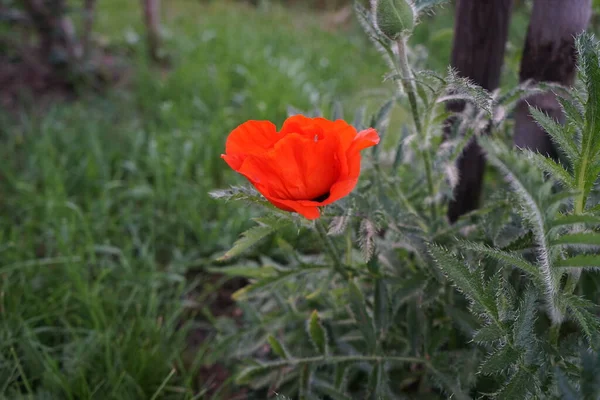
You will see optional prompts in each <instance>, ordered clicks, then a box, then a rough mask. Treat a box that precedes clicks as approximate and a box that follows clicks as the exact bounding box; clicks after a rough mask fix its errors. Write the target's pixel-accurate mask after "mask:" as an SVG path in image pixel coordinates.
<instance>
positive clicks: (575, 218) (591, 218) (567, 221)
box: [549, 214, 600, 228]
mask: <svg viewBox="0 0 600 400" xmlns="http://www.w3.org/2000/svg"><path fill="white" fill-rule="evenodd" d="M576 224H586V225H600V217H597V216H595V215H589V214H579V215H574V214H570V215H561V216H559V217H557V218H555V219H554V220H552V221H551V222H550V224H549V225H550V227H551V228H557V227H560V226H567V225H576Z"/></svg>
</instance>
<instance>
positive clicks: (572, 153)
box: [529, 107, 579, 180]
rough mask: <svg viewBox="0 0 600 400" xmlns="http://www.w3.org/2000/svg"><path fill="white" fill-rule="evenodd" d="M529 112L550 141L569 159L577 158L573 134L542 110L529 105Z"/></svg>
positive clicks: (577, 152) (577, 153)
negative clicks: (546, 133)
mask: <svg viewBox="0 0 600 400" xmlns="http://www.w3.org/2000/svg"><path fill="white" fill-rule="evenodd" d="M529 113H530V114H531V116H532V117H533V118H534V119H535V121H536V122H537V123H538V125H539V126H540V127H541V128H542V129H543V130H545V131H546V132H548V134H549V135H550V137H551V138H552V141H553V142H554V143H555V144H556V145H557V146H558V148H559V149H560V150H561V151H563V152H564V153H565V155H566V156H567V157H568V158H569V160H571V161H575V160H577V159H578V158H579V151H578V150H577V145H576V143H575V142H574V140H573V135H572V134H571V135H570V134H569V132H568V131H567V128H566V127H564V126H562V125H561V124H560V123H559V122H558V121H555V120H553V119H552V118H551V117H549V116H548V115H547V114H545V113H544V112H543V111H540V110H538V109H537V108H535V107H529ZM542 157H543V156H542ZM565 172H566V171H565ZM571 180H572V178H571Z"/></svg>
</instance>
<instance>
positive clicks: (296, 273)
mask: <svg viewBox="0 0 600 400" xmlns="http://www.w3.org/2000/svg"><path fill="white" fill-rule="evenodd" d="M330 268H331V267H330V266H328V265H304V266H302V267H301V268H297V269H294V270H291V271H285V272H281V273H279V274H278V275H276V276H273V277H269V278H263V279H261V280H259V281H258V282H256V283H252V284H250V285H246V286H244V287H243V288H241V289H239V290H238V291H236V292H235V293H233V294H232V295H231V297H232V298H233V299H234V300H236V301H239V300H243V299H247V298H248V297H249V296H250V295H253V294H255V292H256V291H257V290H258V289H263V290H264V289H265V288H268V287H271V286H275V285H277V284H281V283H283V282H285V281H287V280H293V279H298V278H299V277H300V276H301V275H304V274H308V273H312V272H320V271H329V270H330ZM259 293H260V292H259Z"/></svg>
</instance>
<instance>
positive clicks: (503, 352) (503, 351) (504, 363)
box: [479, 345, 521, 375]
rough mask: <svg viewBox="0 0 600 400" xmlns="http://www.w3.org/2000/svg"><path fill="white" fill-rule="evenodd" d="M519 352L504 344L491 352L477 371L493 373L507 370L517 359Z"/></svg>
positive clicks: (487, 373)
mask: <svg viewBox="0 0 600 400" xmlns="http://www.w3.org/2000/svg"><path fill="white" fill-rule="evenodd" d="M520 355H521V353H520V352H519V351H517V350H516V349H514V348H513V347H511V346H509V345H505V346H504V347H502V348H500V349H499V350H497V351H496V352H494V353H492V354H491V355H490V356H489V357H488V358H487V359H486V360H485V361H484V362H483V364H481V367H479V373H480V374H484V375H495V374H499V373H501V372H504V371H507V370H509V369H510V368H511V367H512V366H513V364H516V363H517V361H519V357H520Z"/></svg>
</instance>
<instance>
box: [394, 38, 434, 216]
mask: <svg viewBox="0 0 600 400" xmlns="http://www.w3.org/2000/svg"><path fill="white" fill-rule="evenodd" d="M407 40H408V37H406V36H404V35H400V37H399V38H398V40H396V43H397V45H398V59H397V62H396V61H395V60H392V61H394V64H395V65H396V66H397V68H398V73H399V74H400V79H399V82H400V89H401V90H402V89H403V90H404V92H405V93H406V95H407V96H408V103H409V104H410V111H411V114H412V117H413V122H414V124H415V130H416V131H417V135H418V136H419V137H420V138H421V139H422V140H423V141H425V142H427V139H428V138H426V137H425V134H426V132H423V126H422V125H421V118H420V114H419V107H418V105H417V96H416V95H415V87H414V81H413V76H412V72H411V70H410V65H409V64H408V56H407V54H406V47H407V45H406V41H407ZM419 153H420V155H421V157H422V158H423V163H424V164H425V176H426V179H427V188H428V190H429V196H430V197H431V199H432V200H433V198H434V197H435V188H434V185H433V177H432V172H431V165H432V164H431V155H430V154H429V150H428V149H419ZM431 214H432V217H433V218H434V219H435V218H436V214H437V212H436V209H435V204H434V203H433V202H432V203H431Z"/></svg>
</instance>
